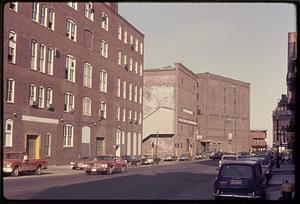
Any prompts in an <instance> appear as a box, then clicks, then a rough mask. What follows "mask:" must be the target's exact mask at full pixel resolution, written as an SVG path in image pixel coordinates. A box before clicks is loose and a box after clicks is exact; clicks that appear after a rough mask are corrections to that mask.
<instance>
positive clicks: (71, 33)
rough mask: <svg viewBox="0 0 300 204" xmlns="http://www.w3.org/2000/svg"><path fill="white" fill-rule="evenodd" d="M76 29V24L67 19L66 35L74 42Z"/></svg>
mask: <svg viewBox="0 0 300 204" xmlns="http://www.w3.org/2000/svg"><path fill="white" fill-rule="evenodd" d="M76 30H77V26H76V24H75V23H74V22H73V21H71V20H67V33H66V36H67V38H69V39H70V40H73V41H74V42H76V32H77V31H76Z"/></svg>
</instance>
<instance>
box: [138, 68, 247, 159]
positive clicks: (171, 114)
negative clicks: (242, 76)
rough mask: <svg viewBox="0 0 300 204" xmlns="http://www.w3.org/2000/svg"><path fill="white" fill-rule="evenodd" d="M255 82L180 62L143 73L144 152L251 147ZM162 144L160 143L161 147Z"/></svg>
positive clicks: (243, 149) (176, 153)
mask: <svg viewBox="0 0 300 204" xmlns="http://www.w3.org/2000/svg"><path fill="white" fill-rule="evenodd" d="M249 101H250V84H249V83H245V82H241V81H237V80H233V79H229V78H226V77H222V76H217V75H213V74H210V73H199V74H194V73H193V72H192V71H190V70H189V69H188V68H186V67H184V65H182V64H180V63H175V67H174V68H173V67H170V66H169V67H163V68H157V69H147V70H145V72H144V102H143V103H144V121H143V127H144V129H143V148H144V153H146V154H151V153H153V152H154V153H156V147H157V148H158V150H157V152H158V155H159V156H160V155H163V154H166V153H173V154H175V155H179V154H181V153H190V154H191V155H194V154H196V153H198V152H212V151H226V152H239V151H249V150H250V145H249V142H250V141H249V136H250V113H249V112H250V103H249ZM156 144H158V145H156Z"/></svg>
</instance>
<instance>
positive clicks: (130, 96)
mask: <svg viewBox="0 0 300 204" xmlns="http://www.w3.org/2000/svg"><path fill="white" fill-rule="evenodd" d="M128 89H129V90H128V91H129V96H128V97H129V101H131V100H132V83H131V82H130V83H129V87H128Z"/></svg>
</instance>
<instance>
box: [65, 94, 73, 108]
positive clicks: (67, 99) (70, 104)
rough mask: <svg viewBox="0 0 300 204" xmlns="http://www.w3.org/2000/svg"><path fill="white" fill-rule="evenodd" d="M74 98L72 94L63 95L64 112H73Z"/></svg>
mask: <svg viewBox="0 0 300 204" xmlns="http://www.w3.org/2000/svg"><path fill="white" fill-rule="evenodd" d="M74 98H75V96H74V95H73V94H72V93H68V92H67V93H65V107H64V111H65V112H73V111H74Z"/></svg>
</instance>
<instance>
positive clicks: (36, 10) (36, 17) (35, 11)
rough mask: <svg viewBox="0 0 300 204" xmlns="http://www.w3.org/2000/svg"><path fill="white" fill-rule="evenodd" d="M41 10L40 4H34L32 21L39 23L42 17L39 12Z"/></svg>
mask: <svg viewBox="0 0 300 204" xmlns="http://www.w3.org/2000/svg"><path fill="white" fill-rule="evenodd" d="M39 8H40V4H39V3H36V2H33V3H32V18H31V19H32V20H33V21H35V22H37V23H38V22H39V16H40V12H39Z"/></svg>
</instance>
